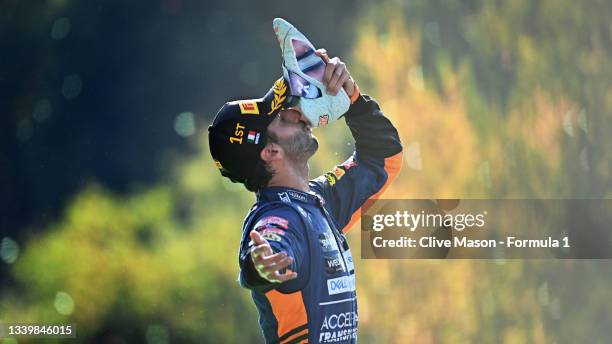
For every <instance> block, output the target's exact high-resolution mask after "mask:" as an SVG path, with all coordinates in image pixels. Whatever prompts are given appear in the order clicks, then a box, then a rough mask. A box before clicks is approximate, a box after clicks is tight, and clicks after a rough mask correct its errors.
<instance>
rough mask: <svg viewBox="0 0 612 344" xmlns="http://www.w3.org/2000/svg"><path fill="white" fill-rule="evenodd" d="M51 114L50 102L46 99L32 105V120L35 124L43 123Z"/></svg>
mask: <svg viewBox="0 0 612 344" xmlns="http://www.w3.org/2000/svg"><path fill="white" fill-rule="evenodd" d="M52 113H53V108H52V107H51V102H49V100H48V99H40V100H38V101H37V102H36V104H34V110H33V111H32V118H34V120H35V121H37V122H44V121H46V120H47V119H49V117H51V114H52Z"/></svg>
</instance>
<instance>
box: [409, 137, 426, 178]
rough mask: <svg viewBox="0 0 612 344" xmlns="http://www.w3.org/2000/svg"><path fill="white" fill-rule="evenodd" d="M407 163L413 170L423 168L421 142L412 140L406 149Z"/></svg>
mask: <svg viewBox="0 0 612 344" xmlns="http://www.w3.org/2000/svg"><path fill="white" fill-rule="evenodd" d="M406 164H408V166H409V167H410V168H412V169H413V170H418V171H420V170H422V169H423V159H422V158H421V144H420V143H419V142H416V141H414V142H411V143H410V144H409V145H408V148H407V149H406Z"/></svg>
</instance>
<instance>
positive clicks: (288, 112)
mask: <svg viewBox="0 0 612 344" xmlns="http://www.w3.org/2000/svg"><path fill="white" fill-rule="evenodd" d="M280 116H281V117H282V118H283V119H284V120H285V121H287V122H290V123H296V124H297V123H300V122H302V123H304V124H306V125H307V126H308V125H309V123H308V120H306V117H304V115H302V113H301V112H299V111H298V110H296V109H285V110H282V111H281V112H280Z"/></svg>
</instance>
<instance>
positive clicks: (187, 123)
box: [174, 112, 195, 137]
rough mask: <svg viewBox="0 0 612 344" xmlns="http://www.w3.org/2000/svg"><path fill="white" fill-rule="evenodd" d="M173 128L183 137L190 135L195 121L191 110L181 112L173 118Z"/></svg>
mask: <svg viewBox="0 0 612 344" xmlns="http://www.w3.org/2000/svg"><path fill="white" fill-rule="evenodd" d="M174 130H175V131H176V133H177V134H179V135H180V136H183V137H188V136H191V135H193V134H194V133H195V121H194V119H193V113H192V112H183V113H181V114H179V115H178V116H176V118H175V119H174Z"/></svg>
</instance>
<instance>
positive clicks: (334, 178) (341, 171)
mask: <svg viewBox="0 0 612 344" xmlns="http://www.w3.org/2000/svg"><path fill="white" fill-rule="evenodd" d="M355 166H357V162H356V161H355V159H354V158H353V157H350V158H349V159H348V160H346V161H345V162H343V163H342V164H340V165H337V166H335V167H334V168H333V169H332V170H331V171H329V172H327V173H325V174H324V176H325V179H327V181H328V182H329V185H330V186H334V184H336V182H338V181H339V180H340V179H341V178H342V177H343V176H344V175H345V174H346V172H348V170H350V169H351V168H353V167H355Z"/></svg>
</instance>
